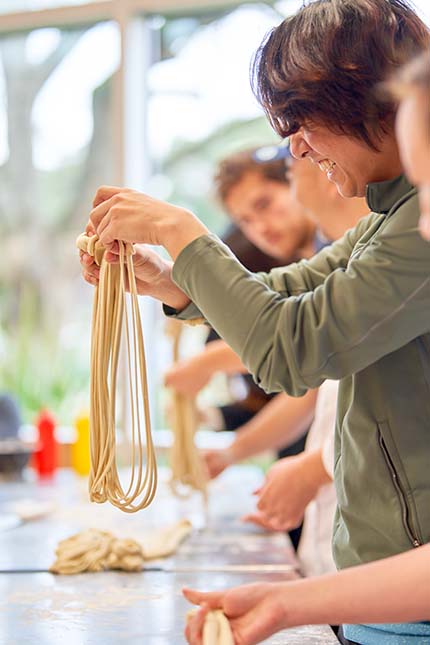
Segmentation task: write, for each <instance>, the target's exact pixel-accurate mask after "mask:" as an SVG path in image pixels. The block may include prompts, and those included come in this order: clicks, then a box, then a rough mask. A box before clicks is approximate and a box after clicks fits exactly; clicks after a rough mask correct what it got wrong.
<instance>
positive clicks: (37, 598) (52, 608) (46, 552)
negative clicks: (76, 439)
mask: <svg viewBox="0 0 430 645" xmlns="http://www.w3.org/2000/svg"><path fill="white" fill-rule="evenodd" d="M258 477H259V475H258V473H256V471H254V470H253V469H249V468H233V469H230V471H229V472H227V473H225V475H224V476H222V477H220V478H219V479H218V480H217V481H216V482H214V484H213V485H212V488H211V494H210V505H209V516H208V517H209V519H208V518H207V517H206V516H205V513H204V509H203V506H202V503H201V500H200V498H199V497H198V496H193V497H191V498H189V499H185V500H177V499H176V498H173V497H172V495H171V494H170V492H169V490H168V487H167V485H166V484H165V483H163V482H162V483H161V485H160V487H159V491H158V493H157V497H156V500H155V501H154V503H153V505H152V506H151V507H150V508H149V509H147V510H145V511H142V512H140V513H138V514H135V515H132V516H130V515H128V514H125V513H121V512H120V511H118V510H117V509H114V508H112V507H111V506H109V505H102V506H99V505H91V504H89V503H88V501H87V494H86V485H85V482H84V481H83V480H77V479H76V478H75V477H74V476H72V474H71V473H67V472H61V473H58V475H57V477H56V479H55V480H54V481H53V482H50V483H45V484H35V483H32V482H28V481H27V482H19V483H13V484H12V483H3V484H1V486H0V509H2V510H3V509H9V510H10V509H11V508H12V509H13V505H14V503H15V502H18V501H19V500H22V499H24V498H31V499H35V500H40V501H42V500H43V501H49V502H51V503H52V504H53V505H54V511H53V512H52V514H51V515H50V516H49V517H47V518H44V519H40V520H38V521H32V522H27V523H25V524H23V525H21V526H19V527H17V528H15V529H11V530H9V531H4V532H2V533H0V569H11V568H26V567H28V568H39V567H40V568H41V569H44V568H47V567H49V565H50V564H51V563H52V561H53V554H54V549H55V546H56V544H57V542H58V540H59V539H62V538H64V537H67V536H69V535H71V534H72V533H73V532H76V531H78V530H82V529H83V528H89V527H97V528H102V529H108V530H112V531H113V532H114V533H115V534H117V535H118V536H122V537H136V538H138V539H140V540H142V541H144V539H145V533H146V534H148V533H149V532H150V531H151V529H153V528H154V527H161V526H163V525H165V524H168V523H171V522H173V521H175V520H176V519H179V518H182V517H188V518H190V519H191V520H192V522H193V525H194V526H195V527H196V528H195V530H194V531H193V533H192V535H191V537H190V538H189V539H188V540H187V541H186V542H185V543H184V544H183V545H182V546H181V547H180V549H179V552H178V553H177V554H176V555H175V556H174V557H171V558H168V559H166V560H163V561H158V562H154V564H161V565H163V564H164V565H165V566H166V567H169V568H180V569H183V568H186V567H192V568H196V569H197V570H196V571H193V572H176V573H172V572H162V571H160V572H150V571H147V572H142V573H133V574H130V573H121V572H113V571H112V572H104V573H98V574H94V573H89V574H82V575H78V576H54V575H52V574H50V573H32V574H3V575H1V576H0V644H1V645H3V644H4V645H6V644H7V645H10V644H15V643H16V644H17V645H21V644H26V643H40V644H41V645H57V644H61V645H93V644H94V645H96V644H97V645H113V644H115V645H116V644H117V643H126V644H128V645H134V644H136V645H137V644H139V645H142V644H143V645H181V644H183V643H184V642H185V639H184V637H183V629H184V616H185V614H186V612H187V611H188V609H189V608H190V605H189V604H188V603H187V602H186V601H185V599H184V598H183V597H182V594H181V589H182V587H184V586H188V587H193V588H197V589H202V590H211V589H222V588H226V587H230V586H235V585H239V584H244V583H248V582H254V581H257V580H281V579H282V580H285V579H288V578H289V577H294V576H295V575H296V574H295V573H294V572H291V573H285V572H284V573H273V572H271V573H265V572H264V573H263V572H261V573H260V572H258V573H255V572H253V573H251V572H243V571H242V572H237V573H232V572H225V571H222V570H220V571H212V572H210V571H204V570H203V569H204V567H205V566H207V565H208V563H210V565H211V566H214V565H215V566H216V567H219V568H221V569H222V567H223V566H228V565H231V564H234V565H237V564H243V565H255V564H259V565H265V564H267V565H276V564H284V565H285V564H286V563H290V564H291V565H293V566H295V565H297V562H296V560H295V557H294V553H293V551H292V548H291V546H290V545H289V542H288V540H287V539H286V537H285V536H284V535H281V534H266V533H263V532H261V531H259V530H258V529H253V528H252V527H249V526H245V525H243V524H241V523H240V521H239V516H240V515H241V514H243V513H246V512H248V511H249V510H251V509H252V505H253V501H252V496H251V495H250V492H251V491H252V490H253V488H254V487H255V486H256V485H257V484H258ZM162 478H163V477H162ZM151 564H152V563H151ZM199 569H201V570H199ZM265 642H266V643H267V644H271V645H281V644H284V643H286V644H287V643H288V644H291V645H299V644H300V645H311V644H312V645H318V644H327V645H329V644H334V643H337V642H338V641H337V639H336V638H335V636H334V635H333V633H332V631H331V629H330V628H329V627H328V626H324V625H323V626H308V627H300V628H295V629H291V630H287V631H284V632H281V633H279V634H277V635H276V636H274V637H272V638H271V639H269V640H267V641H265Z"/></svg>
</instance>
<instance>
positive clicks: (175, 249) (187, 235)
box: [160, 206, 209, 261]
mask: <svg viewBox="0 0 430 645" xmlns="http://www.w3.org/2000/svg"><path fill="white" fill-rule="evenodd" d="M173 209H174V210H173ZM160 228H161V235H160V244H162V245H163V246H164V248H165V249H166V250H167V252H168V253H169V255H170V257H171V258H172V260H174V261H175V260H176V258H177V257H178V255H179V254H180V253H181V251H183V249H184V248H185V247H186V246H188V244H190V243H191V242H193V241H194V240H196V239H197V238H198V237H201V236H202V235H207V234H208V233H209V231H208V229H207V228H206V226H205V225H204V224H202V222H201V221H200V220H199V219H198V218H197V217H196V216H195V215H193V213H191V211H188V210H186V209H185V208H179V207H177V206H174V207H172V211H171V213H170V214H169V215H167V216H166V217H165V218H164V219H163V223H162V226H161V227H160Z"/></svg>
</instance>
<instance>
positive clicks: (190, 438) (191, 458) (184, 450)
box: [168, 320, 207, 500]
mask: <svg viewBox="0 0 430 645" xmlns="http://www.w3.org/2000/svg"><path fill="white" fill-rule="evenodd" d="M181 330H182V323H179V322H177V321H175V320H171V321H169V326H168V333H169V334H170V335H171V337H172V339H173V361H174V362H175V363H177V362H178V360H179V341H180V336H181ZM172 396H173V424H172V432H173V445H172V448H171V451H170V468H171V471H172V475H171V479H170V486H171V488H172V491H173V492H174V493H175V495H177V496H178V497H185V496H187V488H188V489H189V488H192V489H195V490H198V491H200V492H201V493H202V495H203V496H204V498H205V500H206V499H207V475H206V472H205V469H204V465H203V463H202V459H201V457H200V454H199V451H198V449H197V447H196V445H195V442H194V435H195V433H196V430H197V426H198V413H197V408H196V404H195V401H194V400H193V399H191V398H190V397H188V396H185V395H184V394H181V393H180V392H178V391H176V390H175V391H174V392H173V394H172ZM183 487H185V488H183Z"/></svg>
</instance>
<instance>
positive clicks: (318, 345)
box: [173, 177, 430, 568]
mask: <svg viewBox="0 0 430 645" xmlns="http://www.w3.org/2000/svg"><path fill="white" fill-rule="evenodd" d="M367 201H368V204H369V207H370V209H371V210H372V211H373V212H372V213H371V214H370V215H369V216H368V217H366V218H364V219H362V220H361V221H360V222H359V224H358V225H357V226H356V227H355V228H354V229H351V230H350V231H348V232H347V233H346V234H345V236H344V237H343V238H342V239H341V240H339V241H338V242H335V243H334V244H333V245H332V246H331V247H328V248H326V249H324V250H323V251H321V252H320V253H318V255H316V256H315V257H314V258H312V259H311V260H303V261H301V262H299V263H297V264H293V265H291V266H288V267H285V268H278V269H274V270H273V271H271V273H269V274H257V275H255V274H251V273H249V272H248V271H247V270H246V269H244V268H243V267H242V266H241V265H240V264H239V263H238V262H237V261H236V260H235V258H234V257H233V256H232V255H231V253H230V252H229V250H228V249H227V248H226V247H225V246H224V245H223V244H222V243H221V242H220V241H219V240H218V239H217V238H216V237H215V236H212V235H208V236H204V237H200V238H198V239H197V240H195V241H194V242H192V243H191V244H189V245H188V246H187V247H186V248H185V249H184V250H183V251H182V253H181V254H180V255H179V257H178V258H177V260H176V263H175V265H174V268H173V279H174V281H175V282H176V283H177V284H178V285H179V287H180V288H181V289H183V290H184V291H185V292H186V293H187V295H188V296H189V297H190V299H191V300H192V302H193V303H195V304H191V305H190V306H188V307H187V308H186V309H185V310H184V311H183V312H181V313H179V314H178V317H179V318H183V319H186V318H193V317H196V316H199V315H200V316H201V315H203V316H204V317H205V318H206V319H207V320H208V321H209V322H210V324H211V325H212V326H213V327H214V329H215V330H216V331H217V332H218V333H219V334H220V336H222V337H223V338H224V339H225V340H226V341H227V343H228V344H229V345H231V347H232V348H233V349H234V350H235V351H236V352H237V353H238V354H239V356H240V357H241V358H242V360H243V361H244V363H245V365H246V366H247V368H248V369H249V371H250V372H251V373H252V374H253V375H254V378H255V380H256V382H257V383H258V384H259V385H261V386H262V387H263V388H264V389H266V390H267V391H271V392H273V391H276V392H278V391H281V390H284V391H286V392H288V393H289V394H292V395H295V396H300V395H303V394H304V393H305V392H306V390H307V388H314V387H317V386H319V385H320V384H321V383H322V382H323V381H324V380H325V379H339V380H340V388H339V400H338V411H337V422H336V440H335V451H336V454H335V485H336V491H337V496H338V510H337V514H336V518H335V526H334V534H333V547H334V555H335V560H336V562H337V565H338V566H339V567H340V568H343V567H348V566H351V565H355V564H359V563H362V562H367V561H371V560H376V559H379V558H383V557H385V556H390V555H393V554H396V553H399V552H401V551H405V550H407V549H409V548H411V546H418V545H420V544H422V543H424V542H427V541H429V539H430V389H429V388H430V334H429V333H428V331H429V330H430V246H429V245H428V243H426V242H425V241H423V240H422V239H421V237H420V235H419V232H418V229H417V223H418V217H419V208H418V199H417V195H416V190H415V189H414V188H413V187H412V186H411V185H410V184H409V183H408V182H407V181H406V179H405V178H404V177H398V178H396V179H394V180H390V181H386V182H381V183H377V184H370V185H369V186H368V190H367ZM197 307H198V308H197Z"/></svg>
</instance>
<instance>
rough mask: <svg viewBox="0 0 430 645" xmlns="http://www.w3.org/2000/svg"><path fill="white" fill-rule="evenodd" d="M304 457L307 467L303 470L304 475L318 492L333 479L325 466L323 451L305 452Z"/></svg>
mask: <svg viewBox="0 0 430 645" xmlns="http://www.w3.org/2000/svg"><path fill="white" fill-rule="evenodd" d="M303 457H304V459H305V460H306V467H305V468H304V471H303V472H304V476H305V477H306V478H307V481H308V484H309V486H310V487H311V488H313V489H314V490H315V492H316V491H317V490H318V489H319V488H320V487H321V486H323V485H324V484H327V483H329V482H330V481H331V479H330V476H329V474H328V473H327V471H326V469H325V466H324V462H323V458H322V452H321V450H315V451H313V452H309V453H304V455H303Z"/></svg>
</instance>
